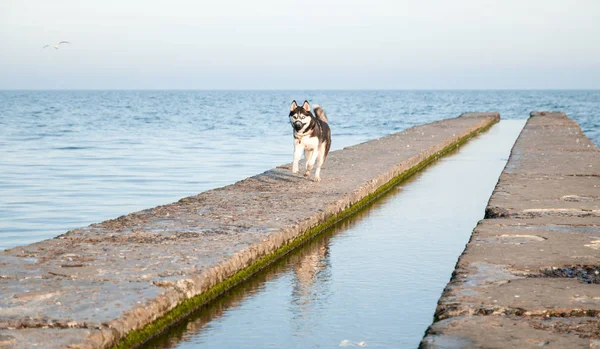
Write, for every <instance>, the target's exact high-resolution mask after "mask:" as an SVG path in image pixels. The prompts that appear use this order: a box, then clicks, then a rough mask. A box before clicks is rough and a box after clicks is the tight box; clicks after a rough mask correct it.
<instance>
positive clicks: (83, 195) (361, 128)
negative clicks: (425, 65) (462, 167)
mask: <svg viewBox="0 0 600 349" xmlns="http://www.w3.org/2000/svg"><path fill="white" fill-rule="evenodd" d="M292 99H296V100H299V101H303V100H304V99H308V100H309V101H311V102H315V103H318V104H321V105H322V106H323V107H324V109H325V110H326V111H327V113H328V115H329V119H330V124H331V127H332V133H333V136H332V137H333V145H332V148H333V149H340V148H343V147H344V146H347V145H350V144H355V143H359V142H363V141H366V140H369V139H373V138H376V137H380V136H383V135H387V134H389V133H393V132H397V131H400V130H402V129H405V128H407V127H410V126H414V125H417V124H422V123H427V122H430V121H434V120H438V119H443V118H448V117H454V116H457V115H459V114H460V113H462V112H466V111H499V112H500V113H501V116H502V117H503V118H508V119H523V118H526V117H527V116H528V114H529V112H530V111H531V110H563V111H566V112H567V113H568V114H569V115H570V116H571V117H573V118H575V119H576V120H577V121H578V122H579V123H580V125H581V126H582V128H583V130H584V131H585V132H586V134H587V135H588V136H589V137H590V138H592V139H593V140H594V141H595V142H596V144H599V143H600V91H231V92H228V91H0V250H2V249H5V248H9V247H13V246H17V245H23V244H27V243H31V242H34V241H38V240H42V239H47V238H51V237H54V236H56V235H58V234H61V233H64V232H65V231H67V230H69V229H73V228H77V227H80V226H85V225H87V224H90V223H93V222H99V221H102V220H105V219H109V218H114V217H116V216H120V215H123V214H127V213H129V212H132V211H137V210H140V209H143V208H148V207H152V206H156V205H158V204H165V203H169V202H172V201H175V200H178V199H179V198H181V197H184V196H188V195H192V194H196V193H198V192H201V191H204V190H207V189H210V188H215V187H219V186H223V185H226V184H230V183H233V182H235V181H237V180H240V179H243V178H245V177H248V176H251V175H254V174H257V173H260V172H262V171H265V170H267V169H269V168H271V167H274V166H276V165H279V164H282V163H287V162H289V161H290V160H291V158H292V138H291V127H290V126H289V124H288V121H287V111H288V108H289V104H290V102H291V100H292ZM324 173H325V178H326V176H327V174H326V172H324Z"/></svg>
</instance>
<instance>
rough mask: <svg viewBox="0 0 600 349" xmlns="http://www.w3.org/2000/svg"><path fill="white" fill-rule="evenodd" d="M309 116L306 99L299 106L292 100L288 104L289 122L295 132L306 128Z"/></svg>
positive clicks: (310, 114)
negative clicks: (289, 104)
mask: <svg viewBox="0 0 600 349" xmlns="http://www.w3.org/2000/svg"><path fill="white" fill-rule="evenodd" d="M311 118H312V113H311V112H310V105H309V104H308V101H304V104H302V106H301V107H299V106H298V104H296V101H293V102H292V105H291V106H290V123H291V124H292V127H293V128H294V130H296V132H299V131H301V130H302V129H304V128H306V127H307V126H308V125H309V124H310V121H311Z"/></svg>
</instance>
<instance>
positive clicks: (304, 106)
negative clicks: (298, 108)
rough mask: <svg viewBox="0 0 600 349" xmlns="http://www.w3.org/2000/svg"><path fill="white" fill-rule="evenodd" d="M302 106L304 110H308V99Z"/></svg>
mask: <svg viewBox="0 0 600 349" xmlns="http://www.w3.org/2000/svg"><path fill="white" fill-rule="evenodd" d="M302 108H304V110H306V111H310V105H309V104H308V101H304V104H302Z"/></svg>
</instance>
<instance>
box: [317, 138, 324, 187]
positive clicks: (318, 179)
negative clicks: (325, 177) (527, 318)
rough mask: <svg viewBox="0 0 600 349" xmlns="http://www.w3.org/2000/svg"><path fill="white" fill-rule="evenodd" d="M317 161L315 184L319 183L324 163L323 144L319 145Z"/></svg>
mask: <svg viewBox="0 0 600 349" xmlns="http://www.w3.org/2000/svg"><path fill="white" fill-rule="evenodd" d="M318 155H319V160H318V161H317V170H316V171H315V182H320V181H321V166H323V162H325V143H323V144H319V152H318Z"/></svg>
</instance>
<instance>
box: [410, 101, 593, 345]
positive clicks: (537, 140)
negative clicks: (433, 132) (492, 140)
mask: <svg viewBox="0 0 600 349" xmlns="http://www.w3.org/2000/svg"><path fill="white" fill-rule="evenodd" d="M599 234H600V149H599V148H598V147H597V146H596V145H595V144H594V143H593V142H591V141H590V140H589V139H588V138H587V137H586V136H585V135H584V134H583V132H582V131H581V128H580V127H579V125H577V123H576V122H575V121H573V120H571V119H569V118H568V117H567V116H566V115H565V114H564V113H559V112H540V113H537V112H536V113H532V114H531V118H530V119H529V120H528V121H527V124H526V125H525V127H524V128H523V130H522V132H521V134H520V136H519V138H518V139H517V141H516V143H515V145H514V147H513V149H512V153H511V156H510V158H509V161H508V163H507V164H506V167H505V168H504V171H503V173H502V175H501V176H500V180H499V181H498V184H497V186H496V189H495V190H494V192H493V194H492V196H491V198H490V201H489V203H488V207H487V208H486V214H485V219H484V220H482V221H480V222H479V223H478V225H477V226H476V227H475V229H474V231H473V234H472V236H471V240H470V241H469V243H468V244H467V246H466V249H465V251H464V252H463V254H462V255H461V257H460V258H459V260H458V263H457V264H456V269H455V271H454V273H453V274H452V279H451V280H450V282H449V283H448V285H447V286H446V289H445V290H444V292H443V293H442V296H441V298H440V300H439V303H438V307H437V309H436V312H435V315H434V324H433V325H431V326H430V328H429V329H428V330H427V333H426V336H425V338H424V339H423V341H422V343H421V348H427V349H435V348H448V347H451V348H454V347H453V346H448V344H447V343H454V342H455V343H460V345H457V346H455V347H457V348H539V347H543V348H596V347H598V348H600V302H598V300H600V288H599V287H598V285H597V284H598V282H599V280H600V278H598V277H597V275H598V274H600V254H599V253H598V246H597V244H596V243H595V242H596V241H598V238H599Z"/></svg>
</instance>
